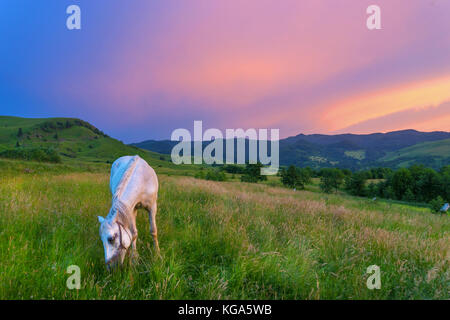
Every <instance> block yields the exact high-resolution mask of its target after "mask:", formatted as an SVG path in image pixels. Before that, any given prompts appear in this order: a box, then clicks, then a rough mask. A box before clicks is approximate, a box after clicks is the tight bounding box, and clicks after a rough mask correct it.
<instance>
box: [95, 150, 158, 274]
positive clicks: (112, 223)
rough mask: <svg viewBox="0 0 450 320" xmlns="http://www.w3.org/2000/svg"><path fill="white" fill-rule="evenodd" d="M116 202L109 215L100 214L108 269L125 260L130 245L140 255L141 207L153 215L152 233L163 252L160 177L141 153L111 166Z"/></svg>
mask: <svg viewBox="0 0 450 320" xmlns="http://www.w3.org/2000/svg"><path fill="white" fill-rule="evenodd" d="M109 187H110V189H111V193H112V195H113V197H112V205H111V209H110V211H109V214H108V215H107V216H106V218H103V217H100V216H99V217H98V221H99V222H100V238H101V240H102V242H103V247H104V249H105V263H106V265H107V267H108V269H109V268H110V267H112V266H115V265H117V264H118V263H120V264H123V260H124V258H125V254H126V252H127V250H128V248H129V247H130V246H131V248H132V257H133V258H136V257H137V250H136V239H137V236H138V231H137V228H136V215H137V209H138V208H141V207H142V208H145V209H146V210H147V211H148V217H149V219H150V233H151V235H152V237H153V241H154V243H155V248H156V251H157V252H158V254H159V244H158V231H157V228H156V221H155V219H156V200H157V197H158V178H157V176H156V173H155V171H154V170H153V169H152V167H150V166H149V165H148V164H147V162H145V160H143V159H142V158H140V157H139V156H125V157H121V158H119V159H117V160H116V161H114V163H113V165H112V167H111V180H110V184H109Z"/></svg>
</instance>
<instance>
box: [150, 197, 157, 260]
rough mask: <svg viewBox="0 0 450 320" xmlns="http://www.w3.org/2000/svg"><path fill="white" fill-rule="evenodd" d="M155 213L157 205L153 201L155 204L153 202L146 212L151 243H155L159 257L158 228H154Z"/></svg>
mask: <svg viewBox="0 0 450 320" xmlns="http://www.w3.org/2000/svg"><path fill="white" fill-rule="evenodd" d="M156 211H157V204H156V201H155V202H153V204H152V206H151V208H150V210H148V218H149V220H150V234H151V235H152V237H153V242H154V243H155V248H156V252H157V253H158V255H159V243H158V228H157V227H156Z"/></svg>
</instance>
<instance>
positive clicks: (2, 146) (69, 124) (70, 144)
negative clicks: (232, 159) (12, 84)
mask: <svg viewBox="0 0 450 320" xmlns="http://www.w3.org/2000/svg"><path fill="white" fill-rule="evenodd" d="M33 148H46V149H47V148H50V149H54V150H56V151H57V152H58V154H59V155H60V156H61V158H62V162H63V164H65V165H66V166H69V167H71V168H73V167H77V166H79V164H80V163H86V164H89V163H91V167H92V164H93V163H99V164H102V163H103V164H105V163H106V164H111V163H112V162H113V161H114V160H116V159H117V158H119V157H121V156H124V155H136V154H137V155H139V156H141V157H142V158H144V159H145V160H147V161H148V162H149V164H150V165H151V166H154V167H161V168H165V169H167V172H173V173H175V174H177V173H183V172H187V171H190V170H191V169H193V167H190V166H183V167H181V166H176V165H174V164H173V163H172V162H171V161H170V156H168V155H161V154H158V153H156V152H152V151H148V150H143V149H140V148H138V147H135V146H129V145H126V144H124V143H122V142H121V141H118V140H116V139H113V138H111V137H109V136H107V135H106V134H104V133H103V132H101V131H100V130H99V129H97V128H95V127H94V126H92V125H91V124H89V123H87V122H85V121H82V120H79V119H74V118H44V119H31V118H19V117H6V116H0V152H2V151H5V150H19V149H24V150H28V149H33ZM3 166H5V167H7V166H8V165H7V163H5V162H4V164H3ZM28 166H29V165H28ZM107 167H108V168H109V166H107ZM196 169H197V168H196Z"/></svg>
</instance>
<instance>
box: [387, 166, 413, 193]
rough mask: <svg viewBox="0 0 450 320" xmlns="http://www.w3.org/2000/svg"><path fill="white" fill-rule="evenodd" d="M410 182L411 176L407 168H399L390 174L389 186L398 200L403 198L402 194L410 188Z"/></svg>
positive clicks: (411, 180)
mask: <svg viewBox="0 0 450 320" xmlns="http://www.w3.org/2000/svg"><path fill="white" fill-rule="evenodd" d="M412 184H413V177H412V175H411V172H410V171H409V170H408V169H405V168H401V169H399V170H397V171H396V172H395V173H394V174H393V176H392V181H391V186H392V189H393V191H394V194H395V197H396V198H397V199H399V200H401V199H403V195H404V194H405V193H406V191H407V190H408V189H410V188H411V185H412Z"/></svg>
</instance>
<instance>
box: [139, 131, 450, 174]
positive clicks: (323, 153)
mask: <svg viewBox="0 0 450 320" xmlns="http://www.w3.org/2000/svg"><path fill="white" fill-rule="evenodd" d="M446 139H450V132H446V131H432V132H421V131H418V130H414V129H406V130H397V131H390V132H386V133H381V132H376V133H369V134H352V133H345V134H337V135H328V134H303V133H300V134H298V135H295V136H290V137H287V138H284V139H280V163H281V165H290V164H294V165H296V166H301V167H305V166H310V167H314V168H321V167H334V166H339V167H345V168H349V169H352V170H358V169H365V168H370V167H376V166H388V167H392V168H397V167H401V166H404V165H405V163H404V162H405V161H406V160H405V161H401V160H402V159H400V158H399V159H396V160H395V159H394V160H395V161H394V160H392V159H390V160H385V159H383V158H384V157H385V156H386V155H387V154H389V153H391V152H394V151H399V150H402V149H404V148H408V147H412V146H414V145H417V144H421V143H426V142H437V141H441V140H446ZM177 143H178V141H170V140H153V139H150V140H145V141H142V142H139V143H133V144H131V145H133V146H137V147H139V148H142V149H146V150H151V151H154V152H158V153H163V154H170V151H171V150H172V147H173V146H174V145H176V144H177ZM208 143H209V142H204V143H203V144H204V145H207V144H208ZM447 143H448V144H450V142H446V144H447ZM431 147H432V146H431ZM422 149H423V148H422ZM247 150H248V142H247V143H246V151H247ZM403 158H404V159H406V158H408V157H407V155H404V157H403ZM407 163H410V164H426V165H428V166H431V167H434V168H438V167H439V166H441V165H442V164H444V165H445V164H449V163H450V156H449V155H445V154H440V155H439V154H434V155H432V156H429V155H427V151H426V148H425V149H423V151H422V153H420V152H419V153H417V151H416V154H415V158H414V159H411V158H408V159H407Z"/></svg>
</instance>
